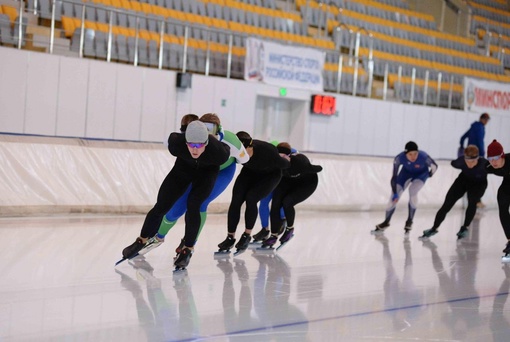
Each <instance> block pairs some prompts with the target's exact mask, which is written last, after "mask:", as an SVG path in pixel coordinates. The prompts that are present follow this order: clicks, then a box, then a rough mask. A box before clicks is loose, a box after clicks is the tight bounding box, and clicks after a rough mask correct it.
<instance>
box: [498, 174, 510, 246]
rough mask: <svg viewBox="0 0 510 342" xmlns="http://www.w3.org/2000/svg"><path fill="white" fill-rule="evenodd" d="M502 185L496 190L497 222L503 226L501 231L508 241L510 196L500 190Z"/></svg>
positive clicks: (509, 238)
mask: <svg viewBox="0 0 510 342" xmlns="http://www.w3.org/2000/svg"><path fill="white" fill-rule="evenodd" d="M503 185H504V184H501V186H500V187H499V189H498V209H499V220H500V221H501V225H502V226H503V231H504V232H505V236H506V238H507V239H508V240H510V213H509V212H508V209H509V208H510V194H507V193H506V192H505V191H504V190H503V189H502V188H503Z"/></svg>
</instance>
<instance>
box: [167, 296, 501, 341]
mask: <svg viewBox="0 0 510 342" xmlns="http://www.w3.org/2000/svg"><path fill="white" fill-rule="evenodd" d="M509 294H510V292H501V293H496V294H491V295H485V296H474V297H466V298H457V299H450V300H445V301H441V302H434V303H423V304H414V305H408V306H401V307H397V308H390V309H383V310H376V311H365V312H358V313H352V314H345V315H340V316H334V317H325V318H317V319H312V320H307V321H299V322H291V323H284V324H277V325H272V326H268V327H260V328H252V329H245V330H238V331H232V332H229V333H223V334H217V335H209V336H199V337H193V338H186V339H183V340H172V341H174V342H189V341H202V340H209V339H215V338H220V337H227V336H236V335H243V334H249V333H254V332H261V331H265V330H270V329H278V328H285V327H292V326H298V325H303V324H310V323H318V322H325V321H332V320H338V319H344V318H351V317H359V316H368V315H372V314H379V313H385V312H392V311H397V310H407V309H416V308H421V307H426V306H432V305H440V304H449V303H457V302H463V301H468V300H473V299H484V298H495V297H499V296H505V295H506V296H508V295H509Z"/></svg>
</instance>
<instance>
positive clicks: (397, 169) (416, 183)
mask: <svg viewBox="0 0 510 342" xmlns="http://www.w3.org/2000/svg"><path fill="white" fill-rule="evenodd" d="M436 170H437V164H436V162H435V161H434V159H432V158H431V157H430V156H429V155H428V154H427V153H426V152H424V151H419V150H418V145H417V144H416V143H415V142H414V141H409V142H408V143H407V144H406V145H405V150H404V151H403V152H401V153H399V154H398V155H397V156H396V157H395V159H394V160H393V175H392V177H391V197H390V200H389V203H388V206H387V207H386V217H385V219H384V221H383V222H381V223H379V224H378V225H376V226H375V230H372V233H381V232H383V231H384V230H385V229H386V228H388V227H389V225H390V220H391V217H392V216H393V213H394V212H395V208H396V206H397V203H398V200H399V198H400V196H401V195H402V193H403V192H404V191H405V190H406V189H407V188H408V187H409V204H408V208H409V214H408V216H407V221H406V224H405V227H404V230H405V232H406V233H408V232H409V231H410V230H411V228H412V225H413V218H414V214H415V212H416V206H417V204H418V192H419V191H420V190H421V188H422V187H423V186H424V185H425V182H426V181H427V179H428V178H429V177H432V175H433V174H434V173H435V172H436Z"/></svg>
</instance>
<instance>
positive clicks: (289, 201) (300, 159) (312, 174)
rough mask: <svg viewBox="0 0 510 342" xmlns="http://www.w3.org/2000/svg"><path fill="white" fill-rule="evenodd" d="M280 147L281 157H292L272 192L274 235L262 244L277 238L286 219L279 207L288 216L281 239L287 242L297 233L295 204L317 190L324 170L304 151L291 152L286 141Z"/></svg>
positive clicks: (272, 233)
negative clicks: (302, 152) (319, 175)
mask: <svg viewBox="0 0 510 342" xmlns="http://www.w3.org/2000/svg"><path fill="white" fill-rule="evenodd" d="M277 149H278V152H279V153H280V155H281V156H282V157H284V158H288V159H289V160H290V168H288V169H286V170H284V172H283V177H282V180H281V181H280V183H279V184H278V186H277V187H276V189H275V190H274V192H273V199H272V202H271V214H270V215H271V236H270V237H269V238H267V239H266V240H265V241H264V242H263V243H262V246H263V247H271V246H272V245H274V244H275V243H276V240H277V239H278V234H279V233H280V227H281V225H282V223H283V220H282V219H281V215H280V208H283V211H284V212H285V218H286V220H287V228H286V229H285V232H284V233H283V235H282V237H281V238H280V242H281V243H282V244H283V243H286V242H287V241H289V240H290V239H291V238H292V237H293V236H294V220H295V217H296V210H295V209H294V207H295V206H296V204H298V203H301V202H303V201H304V200H306V199H307V198H308V197H310V196H311V195H312V194H313V193H314V192H315V190H316V189H317V185H318V184H319V177H318V175H317V173H318V172H321V171H322V166H319V165H312V164H311V163H310V160H309V159H308V158H307V157H306V156H305V155H304V154H301V153H297V154H291V152H292V151H291V147H290V145H289V144H288V143H286V142H283V143H280V144H278V146H277Z"/></svg>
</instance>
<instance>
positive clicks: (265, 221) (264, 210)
mask: <svg viewBox="0 0 510 342" xmlns="http://www.w3.org/2000/svg"><path fill="white" fill-rule="evenodd" d="M272 198H273V193H270V194H269V195H267V196H266V197H264V198H263V199H261V200H260V202H259V217H260V224H261V225H262V227H263V228H267V227H269V202H271V199H272Z"/></svg>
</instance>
